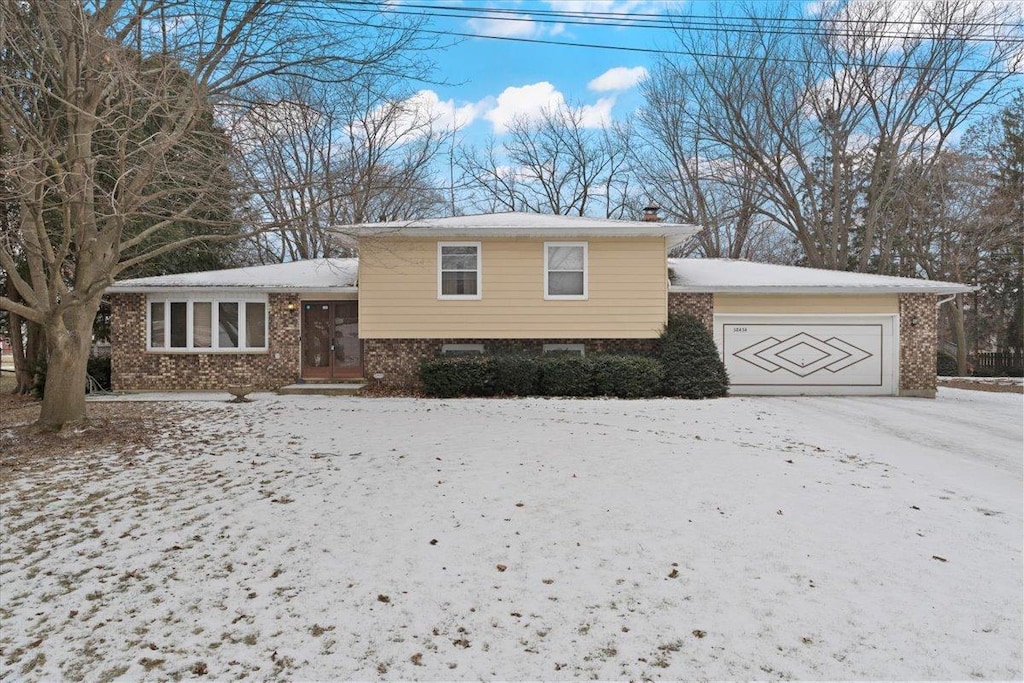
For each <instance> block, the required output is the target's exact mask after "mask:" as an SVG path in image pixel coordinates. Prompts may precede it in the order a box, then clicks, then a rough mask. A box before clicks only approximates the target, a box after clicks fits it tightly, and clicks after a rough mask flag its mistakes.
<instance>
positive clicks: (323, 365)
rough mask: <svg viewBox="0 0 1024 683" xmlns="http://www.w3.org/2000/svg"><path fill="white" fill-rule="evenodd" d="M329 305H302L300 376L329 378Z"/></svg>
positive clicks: (330, 357) (330, 354)
mask: <svg viewBox="0 0 1024 683" xmlns="http://www.w3.org/2000/svg"><path fill="white" fill-rule="evenodd" d="M331 360H332V352H331V304H329V303H304V304H303V305H302V376H303V377H330V376H331Z"/></svg>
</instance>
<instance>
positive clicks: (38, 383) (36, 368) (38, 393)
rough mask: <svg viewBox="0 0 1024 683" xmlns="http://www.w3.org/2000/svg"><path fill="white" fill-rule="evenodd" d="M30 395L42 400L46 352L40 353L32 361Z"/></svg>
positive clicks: (44, 388) (44, 383) (44, 389)
mask: <svg viewBox="0 0 1024 683" xmlns="http://www.w3.org/2000/svg"><path fill="white" fill-rule="evenodd" d="M31 370H32V396H34V397H35V398H38V399H39V400H40V401H41V400H43V393H44V392H45V391H46V354H41V355H40V356H39V357H38V358H36V360H35V362H34V363H32V367H31Z"/></svg>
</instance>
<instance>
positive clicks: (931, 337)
mask: <svg viewBox="0 0 1024 683" xmlns="http://www.w3.org/2000/svg"><path fill="white" fill-rule="evenodd" d="M970 291H971V288H970V287H968V286H965V285H961V284H959V283H956V282H940V281H938V280H921V279H917V278H906V277H894V276H888V275H870V274H867V273H850V272H845V271H834V270H823V269H820V268H805V267H796V266H782V265H775V264H768V263H752V262H750V261H742V260H731V259H714V258H680V259H669V287H668V301H669V314H670V315H672V314H675V315H679V314H684V313H685V314H689V315H693V316H695V317H697V318H698V319H699V320H700V321H701V322H702V323H704V324H705V325H706V326H707V327H708V328H709V329H711V331H712V334H713V336H714V339H715V343H716V344H717V345H718V350H719V352H720V353H721V354H722V360H723V361H724V362H725V367H726V369H727V370H728V371H729V383H730V388H729V393H731V394H754V395H757V394H760V395H790V396H794V395H800V394H808V395H825V396H829V395H831V396H850V395H861V396H914V397H923V398H934V397H935V393H936V380H935V349H936V336H937V322H938V316H937V311H938V309H939V307H941V306H942V304H944V303H947V302H949V301H950V300H951V299H952V298H953V297H954V296H955V295H957V294H964V293H967V292H970Z"/></svg>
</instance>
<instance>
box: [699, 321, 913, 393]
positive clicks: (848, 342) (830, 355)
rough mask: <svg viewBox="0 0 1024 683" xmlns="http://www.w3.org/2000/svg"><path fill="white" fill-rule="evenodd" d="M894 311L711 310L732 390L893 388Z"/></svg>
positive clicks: (864, 390) (865, 390) (876, 390)
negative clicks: (772, 312) (722, 312)
mask: <svg viewBox="0 0 1024 683" xmlns="http://www.w3.org/2000/svg"><path fill="white" fill-rule="evenodd" d="M894 318H895V316H892V315H879V316H831V315H795V316H781V315H716V316H715V342H716V343H717V344H718V348H719V350H720V351H721V352H722V359H723V360H724V361H725V367H726V369H727V370H728V371H729V381H730V392H731V393H733V394H833V395H842V394H876V395H877V394H882V395H890V394H895V393H896V386H897V385H896V381H895V373H896V359H897V355H896V354H897V353H898V349H897V341H896V337H895V331H896V330H895V323H894Z"/></svg>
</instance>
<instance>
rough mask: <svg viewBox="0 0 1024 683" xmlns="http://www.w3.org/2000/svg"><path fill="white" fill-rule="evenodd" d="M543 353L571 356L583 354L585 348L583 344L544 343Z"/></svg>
mask: <svg viewBox="0 0 1024 683" xmlns="http://www.w3.org/2000/svg"><path fill="white" fill-rule="evenodd" d="M544 353H545V354H563V353H564V354H568V355H572V356H583V355H585V353H586V352H585V350H584V347H583V344H545V345H544Z"/></svg>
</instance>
